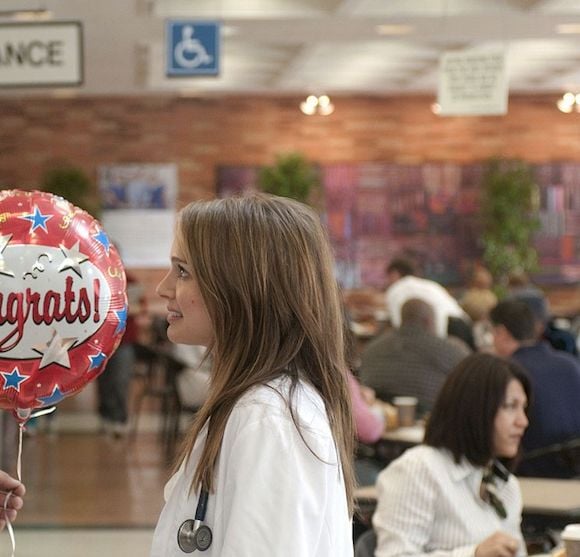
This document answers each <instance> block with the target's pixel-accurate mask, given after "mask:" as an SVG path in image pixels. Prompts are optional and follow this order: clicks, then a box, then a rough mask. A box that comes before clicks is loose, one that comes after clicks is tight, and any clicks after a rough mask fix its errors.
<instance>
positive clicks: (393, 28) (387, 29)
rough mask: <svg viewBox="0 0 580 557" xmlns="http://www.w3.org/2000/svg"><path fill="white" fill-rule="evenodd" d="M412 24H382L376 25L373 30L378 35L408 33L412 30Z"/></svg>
mask: <svg viewBox="0 0 580 557" xmlns="http://www.w3.org/2000/svg"><path fill="white" fill-rule="evenodd" d="M413 29H414V28H413V26H412V25H403V24H399V25H393V24H383V25H377V26H376V27H375V31H376V32H377V33H378V34H379V35H409V34H410V33H412V32H413Z"/></svg>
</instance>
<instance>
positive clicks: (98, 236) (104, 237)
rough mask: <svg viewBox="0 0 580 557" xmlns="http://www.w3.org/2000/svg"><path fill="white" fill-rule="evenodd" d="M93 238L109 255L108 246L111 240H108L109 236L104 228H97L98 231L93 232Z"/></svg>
mask: <svg viewBox="0 0 580 557" xmlns="http://www.w3.org/2000/svg"><path fill="white" fill-rule="evenodd" d="M93 238H94V239H95V240H96V241H97V242H99V243H100V244H101V245H102V246H103V247H104V248H105V251H106V252H107V255H109V248H110V247H111V242H110V241H109V237H108V236H107V235H106V234H105V232H104V230H99V233H98V234H95V235H94V236H93Z"/></svg>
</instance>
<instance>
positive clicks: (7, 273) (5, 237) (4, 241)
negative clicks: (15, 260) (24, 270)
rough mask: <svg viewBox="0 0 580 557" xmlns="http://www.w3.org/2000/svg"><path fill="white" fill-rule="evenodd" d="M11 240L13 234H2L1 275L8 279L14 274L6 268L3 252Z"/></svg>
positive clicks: (0, 251) (0, 250) (0, 235)
mask: <svg viewBox="0 0 580 557" xmlns="http://www.w3.org/2000/svg"><path fill="white" fill-rule="evenodd" d="M11 238H12V234H0V275H5V276H7V277H13V276H14V273H13V272H12V271H11V270H10V269H8V267H7V266H6V261H5V260H4V256H3V255H2V252H3V251H4V250H5V249H6V246H7V245H8V242H10V239H11Z"/></svg>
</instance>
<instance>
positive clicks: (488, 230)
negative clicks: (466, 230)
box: [480, 159, 540, 288]
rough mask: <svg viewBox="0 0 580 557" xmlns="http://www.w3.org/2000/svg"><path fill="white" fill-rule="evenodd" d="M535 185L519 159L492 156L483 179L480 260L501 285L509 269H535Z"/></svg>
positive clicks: (537, 196)
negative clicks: (533, 244) (504, 159)
mask: <svg viewBox="0 0 580 557" xmlns="http://www.w3.org/2000/svg"><path fill="white" fill-rule="evenodd" d="M538 200H539V194H538V186H537V184H536V182H535V180H534V176H533V172H532V170H531V168H530V167H529V166H528V165H527V164H525V163H523V162H521V161H502V160H499V159H494V160H492V161H490V162H489V163H488V167H487V170H486V173H485V176H484V181H483V192H482V200H481V213H480V217H481V223H482V229H483V234H482V241H483V260H484V261H485V263H486V265H487V266H488V268H489V270H490V271H491V273H492V274H493V276H494V278H495V280H496V283H497V284H498V285H499V287H500V288H502V287H504V286H505V284H506V281H507V276H508V274H509V273H510V272H512V271H515V270H519V271H525V272H528V273H529V272H533V271H535V270H537V265H538V254H537V252H536V250H535V248H534V247H533V246H532V237H533V234H534V232H535V231H536V230H537V229H538V228H539V226H540V221H539V219H538V216H537V211H538V205H539V201H538Z"/></svg>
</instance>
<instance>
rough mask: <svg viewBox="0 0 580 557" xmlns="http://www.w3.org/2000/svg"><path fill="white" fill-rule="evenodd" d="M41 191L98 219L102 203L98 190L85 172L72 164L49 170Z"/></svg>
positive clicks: (44, 176)
mask: <svg viewBox="0 0 580 557" xmlns="http://www.w3.org/2000/svg"><path fill="white" fill-rule="evenodd" d="M40 189H41V190H42V191H46V192H49V193H53V194H55V195H59V196H60V197H64V198H65V199H66V200H67V201H69V202H70V203H72V204H73V205H76V206H77V207H79V208H80V209H83V210H85V211H86V212H87V213H89V214H90V215H92V216H93V217H96V218H98V217H99V216H100V213H101V203H100V200H99V198H98V194H97V191H96V188H95V187H94V185H93V183H92V181H91V179H90V178H89V177H88V176H87V174H86V173H85V171H84V170H82V169H81V168H79V167H77V166H73V165H71V164H59V165H57V166H53V167H52V168H49V169H48V170H47V171H46V172H45V173H44V174H43V176H42V179H41V184H40Z"/></svg>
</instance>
